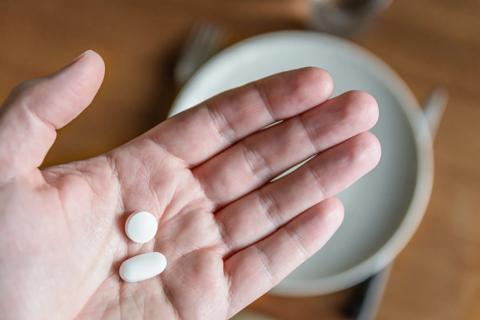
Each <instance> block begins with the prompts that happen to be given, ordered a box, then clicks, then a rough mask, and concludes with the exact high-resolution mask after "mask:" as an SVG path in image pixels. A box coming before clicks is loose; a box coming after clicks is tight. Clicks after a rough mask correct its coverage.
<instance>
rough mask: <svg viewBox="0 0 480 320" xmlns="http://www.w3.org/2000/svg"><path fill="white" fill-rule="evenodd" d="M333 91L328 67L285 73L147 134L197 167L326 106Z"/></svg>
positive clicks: (223, 96)
mask: <svg viewBox="0 0 480 320" xmlns="http://www.w3.org/2000/svg"><path fill="white" fill-rule="evenodd" d="M332 90H333V81H332V79H331V77H330V76H329V75H328V73H327V72H326V71H324V70H322V69H319V68H314V67H307V68H301V69H296V70H292V71H287V72H282V73H279V74H275V75H273V76H270V77H267V78H263V79H261V80H257V81H254V82H251V83H249V84H247V85H245V86H242V87H239V88H235V89H232V90H229V91H226V92H224V93H221V94H219V95H217V96H215V97H213V98H211V99H208V100H206V101H204V102H202V103H200V104H199V105H198V106H196V107H194V108H192V109H190V110H187V111H185V112H182V113H180V114H178V115H176V116H175V117H173V118H171V119H168V120H167V121H165V122H164V123H162V124H160V125H159V126H157V127H155V128H153V129H152V130H150V131H149V132H147V133H146V135H147V137H149V138H151V139H152V140H154V141H155V142H156V143H158V144H160V145H161V146H162V147H163V148H164V149H165V150H166V151H168V152H169V153H171V154H173V155H174V156H176V157H178V158H180V159H182V160H184V161H185V162H186V163H187V164H188V165H189V166H195V165H197V164H199V163H202V162H203V161H205V160H207V159H209V158H210V157H212V156H213V155H215V154H217V153H219V152H220V151H222V150H223V149H225V148H227V147H229V146H230V145H232V144H234V143H235V142H236V141H238V140H240V139H242V138H244V137H246V136H248V135H250V134H252V133H254V132H255V131H257V130H260V129H262V128H263V127H265V126H267V125H269V124H271V123H274V122H276V121H278V120H282V119H286V118H290V117H293V116H295V115H297V114H299V113H302V112H304V111H306V110H308V109H310V108H313V107H315V106H317V105H319V104H321V103H322V102H324V101H325V100H327V99H328V98H329V97H330V95H331V93H332Z"/></svg>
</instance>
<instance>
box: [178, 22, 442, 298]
mask: <svg viewBox="0 0 480 320" xmlns="http://www.w3.org/2000/svg"><path fill="white" fill-rule="evenodd" d="M303 66H318V67H321V68H324V69H326V70H328V71H329V73H330V74H331V75H332V77H333V79H334V81H335V92H334V94H335V95H337V94H340V93H342V92H344V91H347V90H351V89H360V90H365V91H367V92H369V93H371V94H372V95H373V96H374V97H375V98H376V99H377V101H378V103H379V108H380V120H379V122H378V124H377V126H376V127H375V128H374V129H373V130H372V131H373V132H374V133H375V134H376V135H377V136H378V138H379V140H380V142H381V144H382V159H381V161H380V164H379V166H378V167H377V168H376V169H375V170H374V171H373V172H372V173H370V174H368V175H367V176H366V177H364V178H362V179H361V180H360V181H359V182H357V183H356V184H354V185H353V186H352V187H350V188H349V189H348V190H346V191H344V192H343V193H342V194H341V195H340V198H341V199H342V201H343V203H344V205H345V220H344V223H343V225H342V226H341V227H340V229H339V231H338V232H337V233H336V234H335V235H334V237H333V238H332V239H331V240H330V241H329V242H328V243H327V244H326V245H325V247H324V248H323V249H322V250H321V251H320V252H318V253H317V254H316V255H315V256H313V257H312V258H311V259H310V260H308V261H307V262H306V263H304V264H303V265H302V266H300V267H299V268H298V269H297V270H295V271H294V272H293V273H292V274H291V275H290V276H289V277H287V278H286V279H285V280H284V281H283V282H281V283H280V284H279V285H278V286H277V287H276V288H274V289H273V290H272V292H273V293H275V294H281V295H288V296H298V295H314V294H321V293H328V292H333V291H337V290H340V289H343V288H346V287H350V286H352V285H354V284H356V283H358V282H360V281H362V280H364V279H365V278H367V277H368V276H370V275H372V274H374V273H375V272H377V271H379V270H380V269H381V268H383V267H384V266H386V265H387V264H388V263H390V262H391V261H392V260H393V258H394V257H395V256H396V254H398V252H399V251H400V250H401V249H402V248H403V246H404V245H405V244H406V243H407V241H408V240H409V238H410V237H411V235H412V234H413V232H414V231H415V229H416V227H417V226H418V223H419V222H420V220H421V217H422V216H423V213H424V209H425V207H426V204H427V202H428V198H429V195H430V190H431V185H432V168H433V161H432V152H431V139H430V137H429V136H428V134H427V135H425V133H423V135H422V134H421V132H423V131H424V130H423V129H422V128H425V127H426V126H425V121H424V118H423V117H422V116H421V115H420V114H419V113H420V112H419V109H418V107H417V102H416V100H415V98H414V97H413V95H412V94H411V92H410V91H409V90H408V88H407V87H406V85H405V84H404V83H403V82H402V81H401V80H400V78H399V77H398V76H397V75H396V74H395V73H394V72H393V71H392V70H391V69H390V68H389V67H387V66H386V65H385V64H384V63H383V62H381V61H380V60H379V59H378V58H376V57H374V56H373V55H372V54H370V53H368V52H366V51H365V50H364V49H361V48H360V47H358V46H356V45H354V44H352V43H349V42H347V41H345V40H341V39H339V38H336V37H332V36H327V35H323V34H319V33H313V32H303V31H287V32H276V33H271V34H265V35H261V36H258V37H254V38H251V39H248V40H245V41H243V42H241V43H239V44H237V45H235V46H233V47H231V48H228V49H226V50H224V51H223V52H221V53H220V54H218V55H216V56H215V57H214V58H213V59H211V60H210V61H209V62H208V63H207V64H206V65H204V66H203V67H202V68H201V69H200V70H199V71H198V72H197V73H196V74H195V75H194V77H193V78H192V79H191V80H190V81H189V82H188V83H187V85H186V86H185V87H184V88H183V90H182V91H181V93H180V94H179V96H178V97H177V99H176V101H175V103H174V105H173V108H172V110H171V115H173V114H175V113H178V112H180V111H183V110H185V109H187V108H188V107H190V106H193V105H195V104H197V103H199V102H201V101H202V100H204V99H206V98H208V97H210V96H212V95H214V94H217V93H219V92H221V91H224V90H226V89H230V88H232V87H236V86H239V85H242V84H244V83H246V82H249V81H252V80H254V79H258V78H261V77H264V76H267V75H270V74H272V73H276V72H279V71H284V70H288V69H293V68H299V67H303Z"/></svg>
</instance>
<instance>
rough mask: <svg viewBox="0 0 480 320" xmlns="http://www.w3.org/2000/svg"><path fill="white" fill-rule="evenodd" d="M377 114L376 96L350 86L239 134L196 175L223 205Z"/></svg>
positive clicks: (368, 124)
mask: <svg viewBox="0 0 480 320" xmlns="http://www.w3.org/2000/svg"><path fill="white" fill-rule="evenodd" d="M377 118H378V107H377V103H376V102H375V99H374V98H372V97H371V96H370V95H368V94H367V93H364V92H360V91H350V92H347V93H344V94H342V95H340V96H337V97H335V98H333V99H331V100H329V101H327V102H325V103H324V104H322V105H319V106H317V107H315V108H313V109H311V110H309V111H307V112H305V113H303V114H301V115H299V116H296V117H293V118H290V119H288V120H286V121H284V122H283V123H281V124H279V125H276V126H273V127H271V128H268V129H265V130H264V131H261V132H258V133H256V134H253V135H251V136H249V137H247V138H245V139H243V140H242V141H240V142H238V143H237V144H235V145H234V146H232V147H230V148H229V149H227V150H225V151H224V152H222V153H220V154H219V155H217V156H216V157H214V158H212V159H211V160H209V161H207V162H206V163H204V164H203V165H201V166H199V167H197V168H196V169H195V175H196V176H197V178H198V179H199V180H200V182H201V183H202V185H203V186H204V190H205V193H206V195H207V196H208V197H209V199H211V200H212V201H213V203H215V204H216V205H217V206H218V207H222V206H224V205H225V204H227V203H229V202H231V201H233V200H235V199H238V198H240V197H241V196H243V195H245V194H247V193H248V192H251V191H252V190H254V189H257V188H258V187H260V186H262V185H263V184H265V183H267V182H268V181H269V180H271V179H272V178H273V177H275V176H276V175H278V174H280V173H281V172H283V171H285V170H287V169H288V168H290V167H292V166H293V165H295V164H297V163H299V162H301V161H303V160H305V159H307V158H309V157H310V156H312V155H314V154H316V153H319V152H321V151H324V150H326V149H328V148H330V147H332V146H334V145H336V144H339V143H341V142H343V141H345V140H347V139H349V138H351V137H353V136H355V135H357V134H359V133H361V132H364V131H367V130H369V129H370V128H371V127H372V126H373V125H374V124H375V123H376V121H377Z"/></svg>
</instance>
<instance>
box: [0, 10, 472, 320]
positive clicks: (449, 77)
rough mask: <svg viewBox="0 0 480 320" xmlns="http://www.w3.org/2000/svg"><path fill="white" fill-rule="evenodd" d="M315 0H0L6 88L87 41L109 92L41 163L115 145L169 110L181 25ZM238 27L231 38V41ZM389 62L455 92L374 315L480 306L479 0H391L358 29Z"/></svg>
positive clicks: (316, 300) (301, 307)
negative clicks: (414, 219) (427, 198)
mask: <svg viewBox="0 0 480 320" xmlns="http://www.w3.org/2000/svg"><path fill="white" fill-rule="evenodd" d="M308 14H309V8H308V2H307V1H306V0H302V1H300V0H291V1H290V0H263V1H253V0H244V1H240V0H238V1H220V0H216V1H213V0H208V1H194V0H164V1H158V0H155V1H154V0H146V1H133V0H129V1H113V0H107V1H93V0H88V1H61V0H46V1H33V0H31V1H14V0H2V1H0V99H3V98H4V97H5V96H6V95H7V94H8V92H9V91H10V90H11V89H12V88H13V87H14V86H15V85H16V84H18V83H19V82H21V81H23V80H26V79H29V78H32V77H38V76H41V75H45V74H48V73H50V72H52V71H53V70H55V69H57V68H59V67H61V66H62V65H63V64H66V63H67V62H68V61H69V60H70V59H72V58H74V57H75V56H76V55H78V54H80V53H81V52H82V51H84V50H85V49H88V48H91V49H94V50H96V51H98V52H99V53H100V54H101V55H102V56H103V57H104V59H105V61H106V66H107V73H106V78H105V82H104V84H103V86H102V89H101V91H100V93H99V94H98V96H97V98H96V99H95V100H94V102H93V103H92V105H91V106H90V107H89V109H88V110H87V111H85V112H84V113H83V114H82V115H81V116H80V117H79V118H78V119H76V120H75V121H74V122H73V123H71V124H70V125H68V126H67V127H66V128H64V129H62V130H61V131H60V133H59V137H58V139H57V143H56V144H55V146H54V147H53V149H52V150H51V152H50V154H49V156H48V158H47V161H46V163H45V165H51V164H56V163H62V162H65V161H71V160H76V159H82V158H87V157H90V156H93V155H96V154H98V153H101V152H104V151H106V150H109V149H111V148H112V147H115V146H117V145H119V144H121V143H123V142H126V141H128V140H129V139H131V138H133V137H135V136H136V135H138V134H140V133H141V132H143V131H145V130H147V129H149V128H150V127H152V126H154V125H155V124H156V123H158V122H159V121H161V120H162V119H163V118H164V116H165V114H166V112H167V111H168V108H169V106H170V104H171V102H172V100H173V98H174V97H175V94H176V92H177V88H176V87H175V85H174V83H173V79H172V70H173V66H174V63H175V60H176V58H177V56H178V52H179V50H180V47H181V45H182V43H183V41H185V38H186V35H187V33H188V31H189V29H190V28H191V26H192V25H193V23H195V22H198V21H210V22H214V23H216V24H217V25H219V26H221V27H222V28H224V29H225V30H226V31H227V32H229V34H231V35H232V39H234V40H238V39H242V38H246V37H249V36H252V35H255V34H258V33H263V32H267V31H273V30H282V29H292V28H302V26H303V25H304V24H305V22H306V21H307V19H308ZM234 40H232V41H234ZM355 41H357V42H358V43H360V44H361V45H363V46H365V47H366V48H368V49H369V50H371V51H372V52H374V53H375V54H377V55H378V56H380V57H381V58H382V59H383V60H385V61H386V62H387V63H389V64H390V65H391V66H392V67H393V68H394V69H395V70H396V71H397V72H398V73H399V74H400V75H401V77H402V78H403V79H404V80H405V81H406V82H407V84H408V85H409V86H410V87H411V88H412V90H413V92H414V93H415V94H416V96H417V98H419V100H421V99H422V98H424V97H426V95H427V94H428V92H429V91H430V89H431V88H432V87H434V86H436V85H443V86H445V87H446V88H447V89H448V91H449V92H450V102H449V105H448V108H447V111H446V113H445V117H444V120H443V122H442V124H441V125H440V128H439V132H438V136H437V139H436V141H435V160H436V168H435V184H434V188H433V194H432V199H431V202H430V205H429V207H428V211H427V214H426V216H425V219H424V221H423V223H422V224H421V226H420V228H419V230H418V232H417V233H416V234H415V236H414V238H413V239H412V241H411V242H410V243H409V245H408V246H407V247H406V249H405V250H404V251H403V252H402V253H401V254H400V255H399V257H398V258H397V259H396V261H395V264H394V267H393V270H392V274H391V279H390V282H389V284H388V287H387V290H386V295H385V297H384V300H383V303H382V305H381V308H380V312H379V316H378V318H379V319H402V320H403V319H432V320H433V319H435V320H439V319H468V320H474V319H480V210H479V209H480V105H479V104H480V1H478V0H464V1H456V0H417V1H401V0H396V1H394V2H393V5H392V6H391V7H390V8H389V9H388V10H387V11H385V12H384V13H382V14H381V15H380V16H379V17H378V19H377V20H376V21H375V22H374V24H373V25H372V27H371V28H370V30H369V31H368V32H367V33H366V34H365V35H363V36H361V37H359V38H358V39H355ZM351 294H352V290H346V291H343V292H339V293H336V294H332V295H327V296H321V297H313V298H298V299H290V298H279V297H273V296H268V295H267V296H264V297H262V298H261V299H259V300H258V301H257V302H255V303H254V304H253V305H252V306H251V307H250V308H251V309H254V310H257V311H261V312H263V313H266V314H270V315H272V316H274V317H275V318H278V319H343V318H344V317H343V316H342V313H341V309H342V308H343V307H344V306H345V303H346V302H347V301H348V299H349V298H350V296H351Z"/></svg>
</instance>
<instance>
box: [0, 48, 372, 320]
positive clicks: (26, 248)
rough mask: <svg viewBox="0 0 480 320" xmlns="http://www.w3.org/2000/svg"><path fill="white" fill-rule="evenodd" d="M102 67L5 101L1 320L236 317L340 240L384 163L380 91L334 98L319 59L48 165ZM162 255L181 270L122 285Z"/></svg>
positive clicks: (77, 68)
mask: <svg viewBox="0 0 480 320" xmlns="http://www.w3.org/2000/svg"><path fill="white" fill-rule="evenodd" d="M103 75H104V64H103V61H102V59H101V58H100V56H99V55H98V54H96V53H95V52H93V51H87V52H85V53H84V54H83V55H81V56H80V57H79V58H77V59H76V60H75V61H74V62H72V63H71V64H70V65H69V66H67V67H65V68H64V69H62V70H60V71H59V72H57V73H55V74H53V75H51V76H49V77H45V78H42V79H38V80H33V81H29V82H26V83H24V84H22V85H20V86H19V87H17V88H16V89H15V90H14V91H13V92H12V94H11V95H10V96H9V97H8V98H7V100H6V101H5V102H4V104H3V107H2V108H1V109H0V292H2V298H1V299H0V318H2V319H70V318H78V319H83V318H87V319H97V318H106V319H225V318H229V317H231V316H233V315H234V314H235V313H237V312H238V311H240V310H241V309H242V308H244V307H245V306H247V305H248V304H249V303H251V302H252V301H254V300H255V299H257V298H258V297H260V296H261V295H262V294H264V293H265V292H267V291H268V290H269V289H271V288H272V287H273V286H274V285H275V284H277V283H278V282H279V281H280V280H282V279H283V278H284V277H285V276H286V275H288V274H289V273H290V272H291V271H293V270H294V269H295V268H296V267H297V266H298V265H300V264H301V263H302V262H304V261H305V260H306V259H307V258H308V257H309V256H311V255H312V254H314V253H315V252H316V251H317V250H319V249H320V248H321V247H322V246H323V245H324V244H325V242H326V241H327V240H328V239H329V238H330V237H331V236H332V234H333V233H334V232H335V230H336V229H337V228H338V227H339V225H340V223H341V221H342V218H343V207H342V205H341V203H340V201H339V200H337V199H336V198H334V196H335V194H337V193H338V192H340V191H341V190H343V189H345V188H346V187H348V186H349V185H350V184H352V183H353V182H354V181H355V180H357V179H358V178H360V177H361V176H362V175H364V174H365V173H367V172H368V171H370V170H371V169H372V168H374V167H375V165H376V164H377V163H378V161H379V158H380V146H379V143H378V141H377V139H376V138H375V137H374V136H373V135H372V134H370V133H368V132H367V130H369V129H370V128H371V127H372V126H373V125H374V124H375V122H376V121H377V117H378V108H377V104H376V102H375V100H374V99H373V98H372V97H371V96H369V95H368V94H366V93H363V92H355V91H354V92H347V93H344V94H342V95H340V96H337V97H334V98H331V99H329V97H330V95H331V92H332V87H333V84H332V79H331V78H330V76H329V75H328V74H327V73H326V72H325V71H323V70H321V69H317V68H304V69H298V70H293V71H289V72H285V73H282V74H278V75H274V76H271V77H269V78H265V79H262V80H259V81H257V82H255V83H251V84H248V85H246V86H244V87H241V88H237V89H233V90H231V91H227V92H225V93H223V94H221V95H219V96H216V97H214V98H212V99H210V100H208V101H206V102H203V103H201V104H199V105H198V106H196V107H194V108H192V109H190V110H188V111H186V112H183V113H181V114H179V115H177V116H175V117H173V118H171V119H169V120H166V121H164V122H163V123H161V124H159V125H158V126H156V127H155V128H153V129H152V130H150V131H148V132H146V133H145V134H143V135H141V136H139V137H137V138H136V139H134V140H133V141H131V142H129V143H127V144H125V145H123V146H121V147H119V148H116V149H114V150H112V151H110V152H108V153H106V154H102V155H99V156H97V157H95V158H92V159H88V160H83V161H78V162H73V163H68V164H64V165H59V166H54V167H49V168H46V169H42V170H41V169H39V166H40V165H41V163H42V161H43V159H44V157H45V154H46V153H47V152H48V149H49V148H50V147H51V145H52V144H53V142H54V140H55V136H56V129H59V128H61V127H63V126H64V125H66V124H67V123H68V122H69V121H71V120H72V119H74V118H75V117H76V116H77V115H78V114H79V113H80V112H81V111H82V110H83V109H84V108H86V107H87V106H88V105H89V104H90V102H91V100H92V99H93V98H94V96H95V94H96V92H97V90H98V89H99V87H100V84H101V82H102V80H103ZM278 120H285V121H283V122H282V123H281V124H278V125H276V126H273V127H269V128H267V129H264V127H265V126H267V125H269V124H272V123H273V122H276V121H278ZM313 155H315V157H314V158H313V159H312V160H311V161H309V162H308V164H307V165H305V166H303V167H302V168H300V169H299V170H297V171H295V172H293V173H291V174H290V175H288V176H286V177H284V178H282V179H279V180H276V181H274V182H270V180H271V179H272V178H274V177H275V176H277V175H278V174H280V173H281V172H283V171H284V170H286V169H287V168H289V167H291V166H292V165H294V164H296V163H298V162H300V161H302V160H304V159H307V158H309V157H311V156H313ZM140 209H142V210H147V211H150V212H152V213H153V214H155V216H156V217H157V218H158V221H159V228H158V233H157V235H156V237H155V239H154V240H153V241H151V242H149V243H147V244H144V245H140V244H135V243H133V242H131V241H129V240H128V239H127V238H126V236H125V233H124V230H123V225H124V223H125V220H126V218H127V216H128V215H129V214H130V213H131V212H133V211H135V210H140ZM150 251H159V252H162V253H163V254H165V256H166V257H167V259H168V266H167V268H166V270H165V271H164V272H163V273H162V274H161V275H160V276H157V277H155V278H152V279H149V280H146V281H143V282H139V283H125V282H123V281H121V280H120V278H119V276H118V268H119V265H120V263H121V262H122V261H123V260H125V259H126V258H128V257H131V256H133V255H136V254H139V253H143V252H150Z"/></svg>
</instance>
